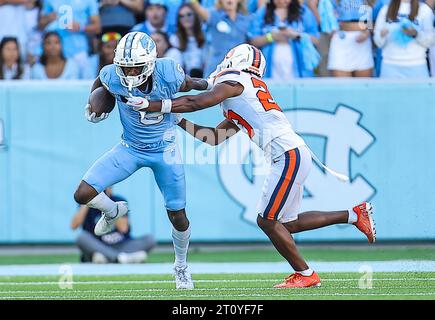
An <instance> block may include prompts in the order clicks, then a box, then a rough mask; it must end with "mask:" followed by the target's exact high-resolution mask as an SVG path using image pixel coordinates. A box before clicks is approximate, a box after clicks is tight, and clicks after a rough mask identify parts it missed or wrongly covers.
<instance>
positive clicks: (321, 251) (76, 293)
mask: <svg viewBox="0 0 435 320" xmlns="http://www.w3.org/2000/svg"><path fill="white" fill-rule="evenodd" d="M302 252H303V254H304V256H305V257H306V258H307V260H308V261H329V262H332V261H337V262H339V261H395V260H414V261H419V260H426V261H428V260H429V261H434V260H435V247H379V248H376V247H371V248H359V247H353V248H349V249H346V248H333V247H331V248H328V247H314V248H311V247H305V248H303V250H302ZM189 260H190V261H191V262H216V263H222V262H277V261H282V259H281V258H280V256H279V255H278V254H276V253H275V252H274V251H273V250H269V249H255V250H235V251H234V250H223V251H207V250H192V252H191V253H190V256H189ZM172 261H173V255H172V254H171V253H164V252H157V253H152V254H151V255H150V258H149V263H161V262H172ZM77 262H78V256H77V255H71V254H69V255H55V256H48V255H47V256H45V255H42V256H35V255H22V256H16V255H15V256H12V255H9V256H1V255H0V265H3V266H4V267H6V266H7V265H12V264H22V265H30V264H42V263H44V264H46V263H77ZM258 272H259V273H258V274H193V280H194V281H195V286H196V288H195V290H191V291H178V290H175V284H174V282H173V278H172V276H171V275H128V276H121V275H110V276H106V275H104V276H78V275H76V276H73V282H72V284H71V285H72V288H71V286H70V285H68V283H65V282H64V281H62V278H61V277H60V276H1V277H0V299H49V300H53V299H97V300H100V299H116V300H120V299H129V300H131V299H164V300H168V299H182V300H184V299H219V300H221V299H223V300H226V299H229V300H238V299H255V300H264V299H267V300H281V299H284V300H286V299H287V300H289V299H290V300H292V299H346V300H349V299H407V300H409V299H431V300H433V299H435V270H434V271H433V272H406V273H404V272H382V273H374V274H373V281H372V285H371V288H361V287H360V281H361V280H360V278H361V277H362V274H361V273H358V272H354V273H349V272H337V273H329V272H328V273H320V274H319V275H320V277H321V278H322V287H321V288H312V289H291V290H289V289H273V288H272V286H273V285H274V284H276V283H278V282H280V281H282V279H283V278H284V277H285V276H287V274H281V273H280V274H277V273H268V272H264V273H260V272H261V270H259V271H258ZM364 283H365V284H366V286H365V287H367V282H364ZM369 287H370V286H369Z"/></svg>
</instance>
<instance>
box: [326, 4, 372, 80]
mask: <svg viewBox="0 0 435 320" xmlns="http://www.w3.org/2000/svg"><path fill="white" fill-rule="evenodd" d="M334 6H335V10H336V12H337V16H338V22H339V25H340V30H338V31H336V32H334V34H333V36H332V39H331V45H330V48H329V57H328V70H330V71H331V73H332V75H333V76H334V77H371V76H372V73H373V67H374V59H373V48H372V39H371V32H370V27H372V25H373V21H372V8H371V5H370V2H369V1H367V0H340V1H334Z"/></svg>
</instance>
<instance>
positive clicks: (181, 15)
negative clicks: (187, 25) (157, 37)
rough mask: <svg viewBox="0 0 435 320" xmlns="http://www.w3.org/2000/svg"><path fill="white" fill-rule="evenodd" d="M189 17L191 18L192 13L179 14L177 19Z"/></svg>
mask: <svg viewBox="0 0 435 320" xmlns="http://www.w3.org/2000/svg"><path fill="white" fill-rule="evenodd" d="M190 17H193V12H189V13H186V14H179V15H178V18H180V19H183V18H190Z"/></svg>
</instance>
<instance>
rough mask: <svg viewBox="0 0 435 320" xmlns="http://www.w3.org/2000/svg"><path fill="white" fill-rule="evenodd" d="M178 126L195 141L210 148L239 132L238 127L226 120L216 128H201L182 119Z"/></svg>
mask: <svg viewBox="0 0 435 320" xmlns="http://www.w3.org/2000/svg"><path fill="white" fill-rule="evenodd" d="M178 125H179V126H180V127H181V128H182V129H183V130H185V131H186V132H187V133H189V134H190V135H192V136H193V137H195V138H196V139H198V140H201V141H202V142H205V143H207V144H209V145H211V146H216V145H218V144H220V143H222V142H224V141H225V140H227V139H228V138H229V137H231V136H233V135H235V134H236V133H237V132H238V131H239V130H240V129H239V127H237V126H236V125H235V124H234V123H232V122H231V121H229V120H227V119H225V120H224V121H222V122H221V123H219V124H218V126H217V127H216V128H211V127H203V126H200V125H197V124H194V123H193V122H190V121H189V120H186V119H182V120H181V121H180V123H179V124H178Z"/></svg>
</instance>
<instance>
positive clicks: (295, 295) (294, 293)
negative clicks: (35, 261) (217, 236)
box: [0, 290, 435, 300]
mask: <svg viewBox="0 0 435 320" xmlns="http://www.w3.org/2000/svg"><path fill="white" fill-rule="evenodd" d="M305 296H307V297H312V298H313V299H314V298H316V297H366V296H371V297H378V296H435V292H416V293H366V291H364V292H361V293H321V292H315V290H311V291H310V293H297V291H291V292H288V293H287V294H284V293H282V294H273V293H268V294H261V293H254V292H252V293H249V294H248V293H246V294H245V293H241V294H231V295H226V294H213V295H195V294H177V295H145V296H142V297H141V296H138V295H118V296H116V295H113V296H105V295H92V296H86V295H77V296H72V295H69V296H33V295H32V296H0V300H2V299H32V300H42V299H53V300H57V299H88V298H92V299H97V298H104V299H159V298H162V299H166V300H167V299H168V298H217V297H220V298H230V299H233V298H253V297H285V298H288V299H292V298H298V297H305Z"/></svg>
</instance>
